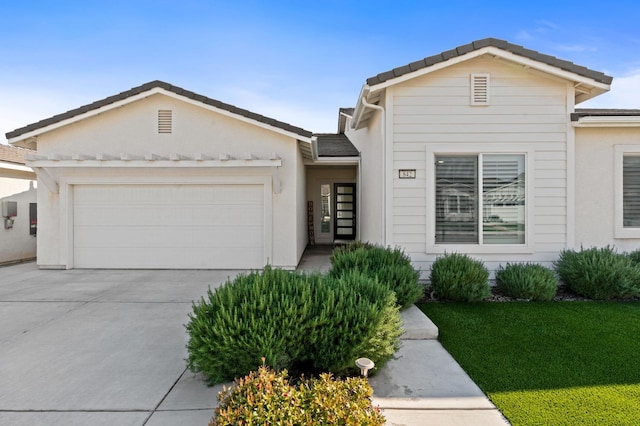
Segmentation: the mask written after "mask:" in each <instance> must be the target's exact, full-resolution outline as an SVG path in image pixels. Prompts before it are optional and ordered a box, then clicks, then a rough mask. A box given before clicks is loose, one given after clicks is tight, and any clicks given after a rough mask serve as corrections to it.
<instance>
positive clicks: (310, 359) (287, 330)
mask: <svg viewBox="0 0 640 426" xmlns="http://www.w3.org/2000/svg"><path fill="white" fill-rule="evenodd" d="M185 327H186V329H187V333H188V335H189V341H188V343H187V350H188V358H187V366H188V367H189V369H190V370H192V371H194V372H202V373H203V374H204V376H205V377H206V379H207V382H208V383H209V384H214V383H221V382H226V381H229V380H232V379H234V378H235V377H240V376H244V375H246V374H248V373H249V372H250V371H251V370H252V369H253V368H255V366H256V365H259V362H260V359H261V358H264V359H265V362H266V365H268V366H271V367H273V368H276V369H283V368H287V369H289V370H296V371H299V370H304V369H311V370H323V371H330V372H334V373H339V374H347V373H349V372H350V371H351V372H356V368H355V365H354V362H355V360H356V359H357V358H359V357H362V356H366V357H368V358H370V359H371V360H373V361H374V362H375V363H376V365H377V366H382V365H384V364H385V363H386V362H387V361H388V360H389V359H390V358H391V356H392V355H393V353H394V352H395V351H396V350H397V348H398V345H399V338H400V335H401V334H402V329H401V319H400V316H399V313H398V309H397V308H396V306H395V296H394V294H393V292H391V291H390V290H389V289H387V288H386V287H384V286H380V285H379V284H378V283H377V282H376V281H375V279H372V278H370V277H368V276H365V275H362V274H359V273H357V272H351V273H349V274H345V275H343V276H341V277H326V276H321V275H319V274H311V275H307V274H304V273H300V272H290V271H284V270H281V269H272V268H270V267H266V268H265V269H264V271H262V272H253V273H250V274H247V275H239V276H237V277H236V278H235V279H234V280H233V281H227V282H226V283H225V284H224V285H222V286H221V287H219V288H217V289H215V290H213V291H212V290H211V289H209V291H208V292H207V296H206V298H204V297H203V298H202V299H201V300H200V301H199V302H197V303H194V304H193V312H192V313H190V314H189V322H188V324H186V326H185Z"/></svg>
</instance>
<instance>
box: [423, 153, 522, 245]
mask: <svg viewBox="0 0 640 426" xmlns="http://www.w3.org/2000/svg"><path fill="white" fill-rule="evenodd" d="M513 148H514V146H513V145H505V144H484V143H474V144H455V145H453V144H428V145H427V147H426V160H427V162H426V164H427V176H426V192H427V194H426V201H427V206H426V207H427V208H426V210H427V217H426V224H427V226H426V230H427V235H426V241H427V243H426V252H427V253H428V254H444V253H445V252H446V253H453V252H457V253H470V254H502V253H505V254H508V253H534V251H535V244H534V241H533V239H534V235H535V232H534V221H533V219H534V211H535V206H534V203H535V192H534V184H535V173H534V166H535V158H534V153H535V150H534V147H533V145H529V144H522V145H520V144H518V145H517V149H513ZM447 154H454V155H455V154H458V155H460V154H465V155H478V154H514V155H524V156H525V173H526V174H525V176H526V179H525V196H526V209H525V243H524V244H487V245H480V244H436V238H435V235H436V217H435V205H436V190H435V188H436V171H435V161H436V160H435V158H436V155H447ZM478 167H480V165H479V166H478Z"/></svg>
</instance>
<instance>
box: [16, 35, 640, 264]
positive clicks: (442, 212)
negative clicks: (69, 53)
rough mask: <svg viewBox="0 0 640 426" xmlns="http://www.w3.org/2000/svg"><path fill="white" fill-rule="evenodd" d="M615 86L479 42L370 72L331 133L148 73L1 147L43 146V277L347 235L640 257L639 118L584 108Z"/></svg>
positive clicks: (426, 248) (532, 255)
mask: <svg viewBox="0 0 640 426" xmlns="http://www.w3.org/2000/svg"><path fill="white" fill-rule="evenodd" d="M611 81H612V78H611V77H609V76H606V75H604V74H603V73H600V72H597V71H593V70H590V69H587V68H584V67H581V66H578V65H575V64H573V63H571V62H567V61H563V60H560V59H557V58H555V57H552V56H548V55H543V54H540V53H538V52H535V51H532V50H528V49H525V48H523V47H521V46H517V45H513V44H510V43H508V42H505V41H501V40H496V39H484V40H479V41H476V42H473V43H470V44H467V45H464V46H459V47H458V48H456V49H453V50H450V51H446V52H443V53H441V54H438V55H435V56H431V57H428V58H425V59H423V60H420V61H417V62H414V63H411V64H408V65H406V66H403V67H399V68H396V69H394V70H391V71H388V72H385V73H382V74H379V75H377V76H374V77H372V78H369V79H368V80H367V82H366V84H365V85H364V86H363V87H362V89H361V91H360V95H359V97H358V99H357V102H356V106H355V108H342V109H340V112H339V120H338V133H336V134H315V135H314V134H312V133H311V132H309V131H307V130H304V129H301V128H298V127H294V126H291V125H289V124H286V123H282V122H280V121H277V120H274V119H270V118H267V117H264V116H261V115H258V114H254V113H251V112H249V111H246V110H242V109H238V108H236V107H234V106H232V105H228V104H224V103H221V102H219V101H216V100H213V99H210V98H207V97H204V96H201V95H198V94H195V93H193V92H189V91H186V90H184V89H181V88H177V87H174V86H171V85H170V84H167V83H164V82H159V81H155V82H151V83H147V84H145V85H142V86H139V87H136V88H133V89H131V90H128V91H126V92H122V93H120V94H118V95H115V96H112V97H109V98H106V99H103V100H101V101H97V102H94V103H92V104H89V105H86V106H83V107H80V108H78V109H75V110H72V111H69V112H66V113H63V114H60V115H57V116H54V117H51V118H49V119H46V120H43V121H40V122H38V123H34V124H31V125H29V126H26V127H23V128H21V129H17V130H15V131H13V132H9V133H7V138H8V140H9V142H10V143H12V144H16V145H19V146H23V147H26V148H33V149H36V150H37V155H36V156H34V157H33V158H32V159H31V160H30V161H29V162H28V163H27V164H28V165H30V166H32V167H33V168H34V170H35V171H36V173H37V174H38V179H39V181H40V183H41V187H40V192H39V195H38V200H39V208H40V231H39V245H38V264H39V265H40V266H41V267H48V268H225V269H226V268H261V267H262V266H264V265H265V264H266V263H270V264H272V265H275V266H281V267H285V268H295V267H296V265H297V263H298V261H299V260H300V257H301V255H302V253H303V251H304V249H305V247H306V245H307V244H308V243H309V242H311V243H334V242H336V241H348V240H352V239H361V240H366V241H371V242H374V243H379V244H383V245H390V246H400V247H402V248H404V250H405V251H406V252H407V253H408V254H409V255H411V258H412V259H413V261H414V263H415V264H416V266H418V267H420V268H421V269H422V270H423V271H428V270H429V267H430V265H431V263H432V262H433V261H434V260H435V259H436V257H437V256H440V255H442V254H443V253H445V252H454V251H457V252H464V253H469V254H470V255H472V256H474V257H477V258H480V259H482V260H483V261H485V263H486V264H487V266H488V267H489V268H490V269H495V268H496V267H497V265H498V264H500V263H505V262H508V261H509V262H520V261H531V262H539V263H543V264H547V265H549V264H551V262H553V261H554V260H555V259H557V256H558V254H559V252H560V251H561V250H563V249H565V248H571V247H577V246H580V245H581V244H583V245H599V246H602V245H606V244H615V245H616V246H617V247H618V248H620V249H624V250H630V249H634V248H637V247H638V246H640V244H639V243H640V111H637V110H583V109H575V105H577V104H578V103H580V102H583V101H586V100H588V99H591V98H593V97H595V96H597V95H599V94H602V93H604V92H606V91H608V90H609V89H610V84H611ZM636 169H637V170H636Z"/></svg>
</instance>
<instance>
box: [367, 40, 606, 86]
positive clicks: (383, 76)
mask: <svg viewBox="0 0 640 426" xmlns="http://www.w3.org/2000/svg"><path fill="white" fill-rule="evenodd" d="M490 46H491V47H496V48H498V49H502V50H505V51H507V52H511V53H513V54H515V55H518V56H523V57H525V58H528V59H533V60H535V61H539V62H542V63H545V64H547V65H551V66H553V67H556V68H560V69H562V70H565V71H569V72H572V73H575V74H578V75H581V76H583V77H587V78H591V79H593V80H595V81H597V82H599V83H604V84H611V81H612V80H613V78H612V77H610V76H608V75H606V74H604V73H602V72H599V71H594V70H591V69H589V68H586V67H583V66H580V65H576V64H574V63H573V62H570V61H565V60H563V59H558V58H556V57H555V56H551V55H545V54H542V53H540V52H537V51H535V50H530V49H527V48H524V47H522V46H520V45H517V44H512V43H509V42H508V41H505V40H499V39H496V38H484V39H482V40H476V41H473V42H471V43H469V44H464V45H462V46H458V47H457V48H455V49H451V50H446V51H444V52H442V53H440V54H438V55H433V56H429V57H427V58H424V59H422V60H419V61H415V62H411V63H410V64H408V66H407V65H405V66H402V67H398V68H394V69H393V70H391V71H386V72H382V73H380V74H378V75H376V76H374V77H370V78H368V79H367V84H368V85H369V86H375V85H376V84H380V83H384V82H385V81H388V80H391V79H393V78H396V77H400V76H402V75H405V74H409V73H410V72H414V71H417V70H420V69H423V68H428V67H430V66H432V65H435V64H438V63H440V62H445V61H447V60H449V59H451V58H455V57H457V56H462V55H465V54H467V53H470V52H473V51H475V50H479V49H482V48H484V47H490Z"/></svg>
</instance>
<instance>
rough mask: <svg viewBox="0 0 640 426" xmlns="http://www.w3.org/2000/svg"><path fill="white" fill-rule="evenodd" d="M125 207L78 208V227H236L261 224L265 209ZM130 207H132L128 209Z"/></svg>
mask: <svg viewBox="0 0 640 426" xmlns="http://www.w3.org/2000/svg"><path fill="white" fill-rule="evenodd" d="M215 206H216V205H215V204H213V205H209V206H163V205H154V206H147V205H145V206H137V207H136V208H123V206H114V205H110V206H97V205H89V206H87V205H78V206H76V207H75V214H74V223H75V226H95V225H96V224H100V226H121V225H124V226H126V225H127V224H139V225H144V226H161V227H169V226H179V225H180V223H179V222H182V223H183V224H185V225H186V226H190V225H192V226H205V225H209V224H211V223H215V224H216V225H222V226H227V225H229V226H233V225H234V224H236V223H238V222H241V223H260V222H261V221H262V218H263V215H264V211H263V208H262V205H259V206H254V205H252V206H241V205H226V206H218V207H219V208H216V207H215ZM128 207H131V206H128Z"/></svg>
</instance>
